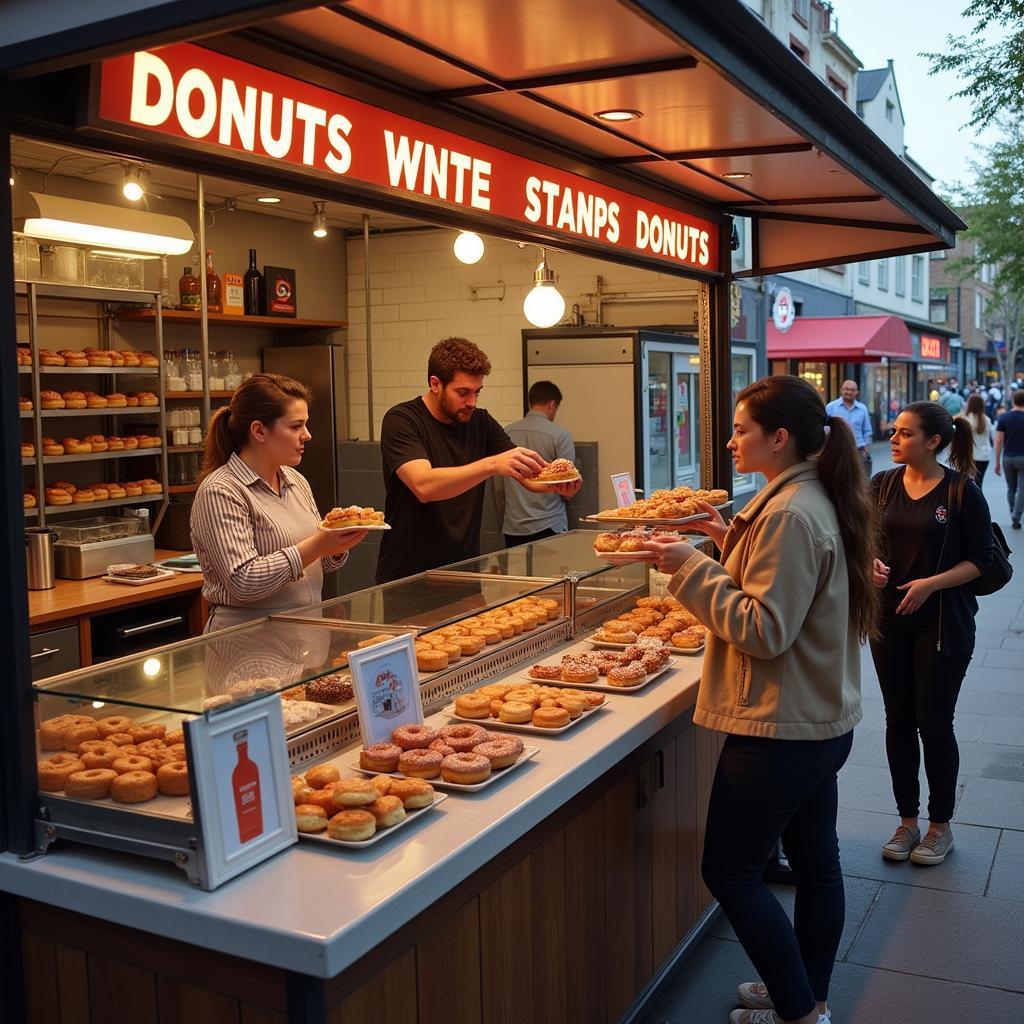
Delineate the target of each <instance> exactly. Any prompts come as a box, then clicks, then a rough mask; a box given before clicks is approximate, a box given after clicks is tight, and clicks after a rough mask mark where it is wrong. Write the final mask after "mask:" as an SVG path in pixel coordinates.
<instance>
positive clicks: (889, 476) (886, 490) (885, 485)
mask: <svg viewBox="0 0 1024 1024" xmlns="http://www.w3.org/2000/svg"><path fill="white" fill-rule="evenodd" d="M899 472H900V471H899V469H889V470H886V472H885V476H883V477H882V482H881V484H880V485H879V487H878V511H879V512H884V511H885V507H886V505H888V504H889V499H890V498H891V497H892V492H893V491H894V490H895V488H896V480H897V478H898V476H899Z"/></svg>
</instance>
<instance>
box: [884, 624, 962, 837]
mask: <svg viewBox="0 0 1024 1024" xmlns="http://www.w3.org/2000/svg"><path fill="white" fill-rule="evenodd" d="M938 639H939V634H938V629H937V628H930V629H925V630H913V629H907V628H905V627H904V628H901V627H900V624H899V623H894V622H893V621H892V617H891V616H886V617H885V618H884V619H883V621H882V638H881V639H880V640H873V641H872V642H871V657H872V660H873V661H874V663H875V672H876V674H877V675H878V684H879V686H880V687H881V690H882V700H883V701H884V702H885V753H886V756H887V757H888V759H889V774H890V775H891V776H892V792H893V796H894V797H895V798H896V812H897V813H898V814H899V816H900V817H901V818H916V817H917V815H918V812H919V811H920V809H921V784H920V781H919V778H918V776H919V774H920V771H921V746H923V747H924V771H925V775H926V776H927V777H928V820H929V821H935V822H938V823H939V824H942V823H943V822H947V821H949V819H950V818H952V817H953V808H954V806H955V803H956V777H957V773H958V772H959V771H960V750H959V748H958V747H957V745H956V736H955V735H954V733H953V713H954V711H955V710H956V699H957V697H958V696H959V695H960V686H961V684H962V683H963V681H964V676H965V675H966V673H967V666H968V665H970V663H971V655H969V654H965V655H962V656H959V657H946V656H945V655H943V654H940V653H939V652H938V651H937V650H936V646H937V645H938ZM918 736H920V737H921V740H920V743H918Z"/></svg>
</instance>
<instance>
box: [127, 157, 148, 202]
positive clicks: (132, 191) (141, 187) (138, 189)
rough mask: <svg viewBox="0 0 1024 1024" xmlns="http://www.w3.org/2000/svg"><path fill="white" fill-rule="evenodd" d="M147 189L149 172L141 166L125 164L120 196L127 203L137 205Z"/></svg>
mask: <svg viewBox="0 0 1024 1024" xmlns="http://www.w3.org/2000/svg"><path fill="white" fill-rule="evenodd" d="M148 188H149V171H148V170H147V169H146V168H145V167H143V166H142V165H141V164H125V168H124V182H123V184H122V185H121V194H122V195H123V196H124V197H125V199H127V200H128V201H129V202H132V203H137V202H138V201H139V200H140V199H141V198H142V197H143V196H144V195H145V194H146V189H148Z"/></svg>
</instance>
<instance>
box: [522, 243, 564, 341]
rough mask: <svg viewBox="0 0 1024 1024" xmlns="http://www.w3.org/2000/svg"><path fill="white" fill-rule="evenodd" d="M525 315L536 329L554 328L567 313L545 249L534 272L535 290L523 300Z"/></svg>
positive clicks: (532, 289)
mask: <svg viewBox="0 0 1024 1024" xmlns="http://www.w3.org/2000/svg"><path fill="white" fill-rule="evenodd" d="M523 313H524V315H525V316H526V319H527V320H529V321H530V323H531V324H533V326H534V327H554V326H555V324H557V323H559V322H560V321H561V319H562V316H563V315H564V313H565V299H564V298H562V293H561V292H560V291H559V290H558V289H557V288H556V287H555V274H554V271H553V270H552V269H551V268H550V267H549V266H548V261H547V256H546V255H545V253H544V250H543V249H541V255H540V263H538V264H537V269H536V270H535V271H534V272H533V288H531V289H530V291H529V292H528V293H527V295H526V298H525V299H524V300H523Z"/></svg>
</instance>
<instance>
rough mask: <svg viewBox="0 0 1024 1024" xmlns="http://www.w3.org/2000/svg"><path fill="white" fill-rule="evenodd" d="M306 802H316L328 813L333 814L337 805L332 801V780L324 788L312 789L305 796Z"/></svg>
mask: <svg viewBox="0 0 1024 1024" xmlns="http://www.w3.org/2000/svg"><path fill="white" fill-rule="evenodd" d="M306 803H307V804H316V805H317V806H318V807H322V808H323V809H324V810H325V811H326V812H327V813H328V814H333V813H334V812H335V811H336V810H337V809H338V805H337V804H336V803H335V802H334V783H333V782H332V783H331V784H330V785H329V786H327V787H326V788H325V789H314V790H313V791H312V792H311V793H310V794H309V795H308V796H307V797H306Z"/></svg>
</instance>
